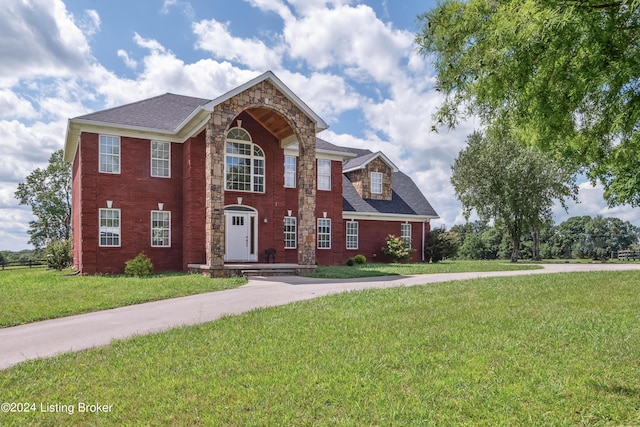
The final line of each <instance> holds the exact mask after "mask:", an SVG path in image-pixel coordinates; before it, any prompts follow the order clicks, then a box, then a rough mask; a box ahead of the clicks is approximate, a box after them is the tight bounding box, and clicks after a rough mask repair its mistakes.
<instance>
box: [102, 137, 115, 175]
mask: <svg viewBox="0 0 640 427" xmlns="http://www.w3.org/2000/svg"><path fill="white" fill-rule="evenodd" d="M99 146H100V147H99V164H100V165H99V168H98V170H99V171H100V172H103V173H120V137H119V136H110V135H100V143H99Z"/></svg>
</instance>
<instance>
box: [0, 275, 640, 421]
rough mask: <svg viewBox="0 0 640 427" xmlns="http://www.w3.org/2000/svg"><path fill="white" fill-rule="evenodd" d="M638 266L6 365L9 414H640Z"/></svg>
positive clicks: (265, 313) (315, 308)
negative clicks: (54, 407) (18, 407)
mask: <svg viewBox="0 0 640 427" xmlns="http://www.w3.org/2000/svg"><path fill="white" fill-rule="evenodd" d="M639 291H640V275H639V274H638V273H637V272H607V273H587V274H582V273H574V274H561V275H542V276H540V275H538V276H522V277H504V278H491V279H475V280H472V281H464V282H452V283H443V284H436V285H428V286H421V287H413V288H392V289H386V290H370V291H364V292H352V293H345V294H340V295H336V296H331V297H325V298H320V299H317V300H311V301H305V302H299V303H295V304H291V305H288V306H283V307H275V308H269V309H261V310H255V311H253V312H250V313H246V314H244V315H241V316H235V317H227V318H224V319H221V320H220V321H216V322H213V323H209V324H204V325H200V326H196V327H185V328H180V329H175V330H172V331H169V332H166V333H162V334H158V335H153V336H146V337H136V338H134V339H130V340H125V341H116V342H114V343H113V344H112V345H110V346H108V347H103V348H98V349H93V350H89V351H83V352H80V353H75V354H67V355H63V356H60V357H56V358H53V359H46V360H39V361H30V362H26V363H23V364H20V365H18V366H15V367H13V368H11V369H8V370H5V371H0V401H4V402H35V403H37V404H38V405H39V404H40V402H43V403H45V404H56V403H58V404H67V405H77V403H78V402H91V403H95V402H100V403H103V404H110V405H113V407H112V412H110V413H106V414H86V413H82V414H79V413H77V412H76V413H74V414H73V415H69V414H64V413H40V412H35V413H0V425H6V426H14V425H51V426H56V425H171V426H173V425H176V426H187V425H214V426H215V425H220V426H227V425H232V426H236V425H237V426H243V425H318V426H325V425H340V426H343V425H352V426H361V425H385V426H386V425H398V426H425V425H473V426H476V425H486V426H494V425H567V426H569V425H572V426H575V425H639V424H640V403H639V402H640V364H639V363H638V354H639V353H640V320H638V313H639V312H640V298H638V292H639Z"/></svg>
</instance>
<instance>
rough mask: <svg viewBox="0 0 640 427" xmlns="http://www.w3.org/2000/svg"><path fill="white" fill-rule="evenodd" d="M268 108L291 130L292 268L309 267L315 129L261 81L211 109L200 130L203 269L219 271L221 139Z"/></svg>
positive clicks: (222, 244) (221, 263)
mask: <svg viewBox="0 0 640 427" xmlns="http://www.w3.org/2000/svg"><path fill="white" fill-rule="evenodd" d="M257 107H261V108H269V109H272V110H274V111H276V112H277V113H279V114H280V115H281V116H282V117H283V118H284V119H285V120H286V121H287V122H288V123H289V125H290V126H291V127H292V129H293V130H294V132H295V134H296V137H297V139H298V142H299V146H300V155H299V158H298V263H299V264H303V265H313V264H315V246H316V244H315V215H314V211H315V191H316V190H315V186H316V174H315V152H316V136H315V135H316V129H315V123H314V122H313V121H312V120H311V119H310V118H309V117H308V116H307V115H306V114H305V113H304V112H303V111H302V110H301V109H300V108H298V107H297V106H296V105H295V104H294V103H293V102H292V101H291V100H290V99H289V98H287V97H286V96H285V95H284V94H283V93H282V92H280V91H279V90H278V89H277V88H276V87H275V86H274V85H273V84H272V83H271V82H270V81H268V80H264V81H262V82H260V83H258V84H256V85H255V86H253V87H251V88H249V89H247V90H245V91H243V92H241V93H239V94H238V95H236V96H234V97H232V98H230V99H228V100H227V101H225V102H223V103H221V104H219V105H216V106H215V108H214V111H213V113H212V114H211V118H210V119H209V122H208V123H207V126H206V142H207V144H206V145H207V150H206V156H207V158H206V161H207V165H206V179H207V195H206V197H207V201H206V212H207V214H206V216H207V218H206V225H207V229H206V233H207V244H206V253H207V265H208V266H209V267H212V268H213V269H214V270H218V269H219V270H220V272H221V274H222V267H223V266H224V250H225V241H224V240H225V229H224V228H225V224H224V160H225V147H224V141H225V135H226V132H227V130H228V129H229V128H230V127H232V126H233V121H234V119H235V118H236V117H237V116H238V114H240V113H241V112H242V111H244V110H246V109H248V108H257Z"/></svg>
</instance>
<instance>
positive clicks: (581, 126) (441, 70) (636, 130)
mask: <svg viewBox="0 0 640 427" xmlns="http://www.w3.org/2000/svg"><path fill="white" fill-rule="evenodd" d="M419 19H420V23H421V30H420V32H419V33H418V34H417V35H416V43H417V44H418V46H419V48H420V51H421V52H422V53H423V54H424V55H426V56H428V57H429V58H431V59H433V62H434V66H435V70H436V72H437V84H436V89H437V90H438V91H440V92H442V93H443V94H444V96H445V98H444V103H443V104H442V106H441V108H440V110H439V111H438V113H437V114H436V116H435V117H436V121H437V122H438V123H439V124H440V125H447V126H455V125H456V124H457V123H459V121H460V120H462V119H464V118H465V117H468V116H471V115H473V116H477V117H480V119H481V120H482V121H483V123H484V124H485V125H492V126H493V125H496V124H498V125H499V126H502V125H504V123H505V122H508V123H509V126H510V127H511V128H512V129H517V132H516V133H514V137H515V138H516V139H518V140H519V141H520V142H526V143H533V144H536V145H537V146H538V147H541V148H542V149H544V150H545V151H547V152H550V153H553V154H554V155H555V157H556V158H558V159H566V160H568V161H569V162H570V165H571V166H572V167H573V168H574V170H576V171H579V170H581V171H584V172H586V173H587V174H588V176H589V177H590V178H591V179H592V181H593V182H595V181H596V180H600V181H601V182H602V183H603V184H604V187H605V198H606V200H607V201H608V203H609V204H610V205H612V206H613V205H618V204H623V203H628V204H631V205H633V206H640V0H442V1H440V3H439V4H438V6H437V7H436V8H434V9H432V10H430V11H429V12H427V13H425V14H424V15H422V16H420V18H419Z"/></svg>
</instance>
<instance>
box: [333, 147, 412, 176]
mask: <svg viewBox="0 0 640 427" xmlns="http://www.w3.org/2000/svg"><path fill="white" fill-rule="evenodd" d="M378 158H379V159H381V160H382V161H383V162H385V163H386V164H387V165H388V166H389V167H390V168H391V171H393V172H398V171H399V169H398V167H397V166H396V165H394V164H393V162H392V161H391V160H389V158H388V157H387V156H385V155H384V154H383V153H382V151H378V152H377V153H371V152H370V154H365V155H362V156H360V157H356V158H355V159H351V160H349V161H348V162H347V163H345V164H344V166H343V167H342V172H343V173H347V172H352V171H355V170H358V169H364V168H365V167H366V166H367V165H368V164H369V163H371V162H372V161H374V160H375V159H378Z"/></svg>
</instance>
